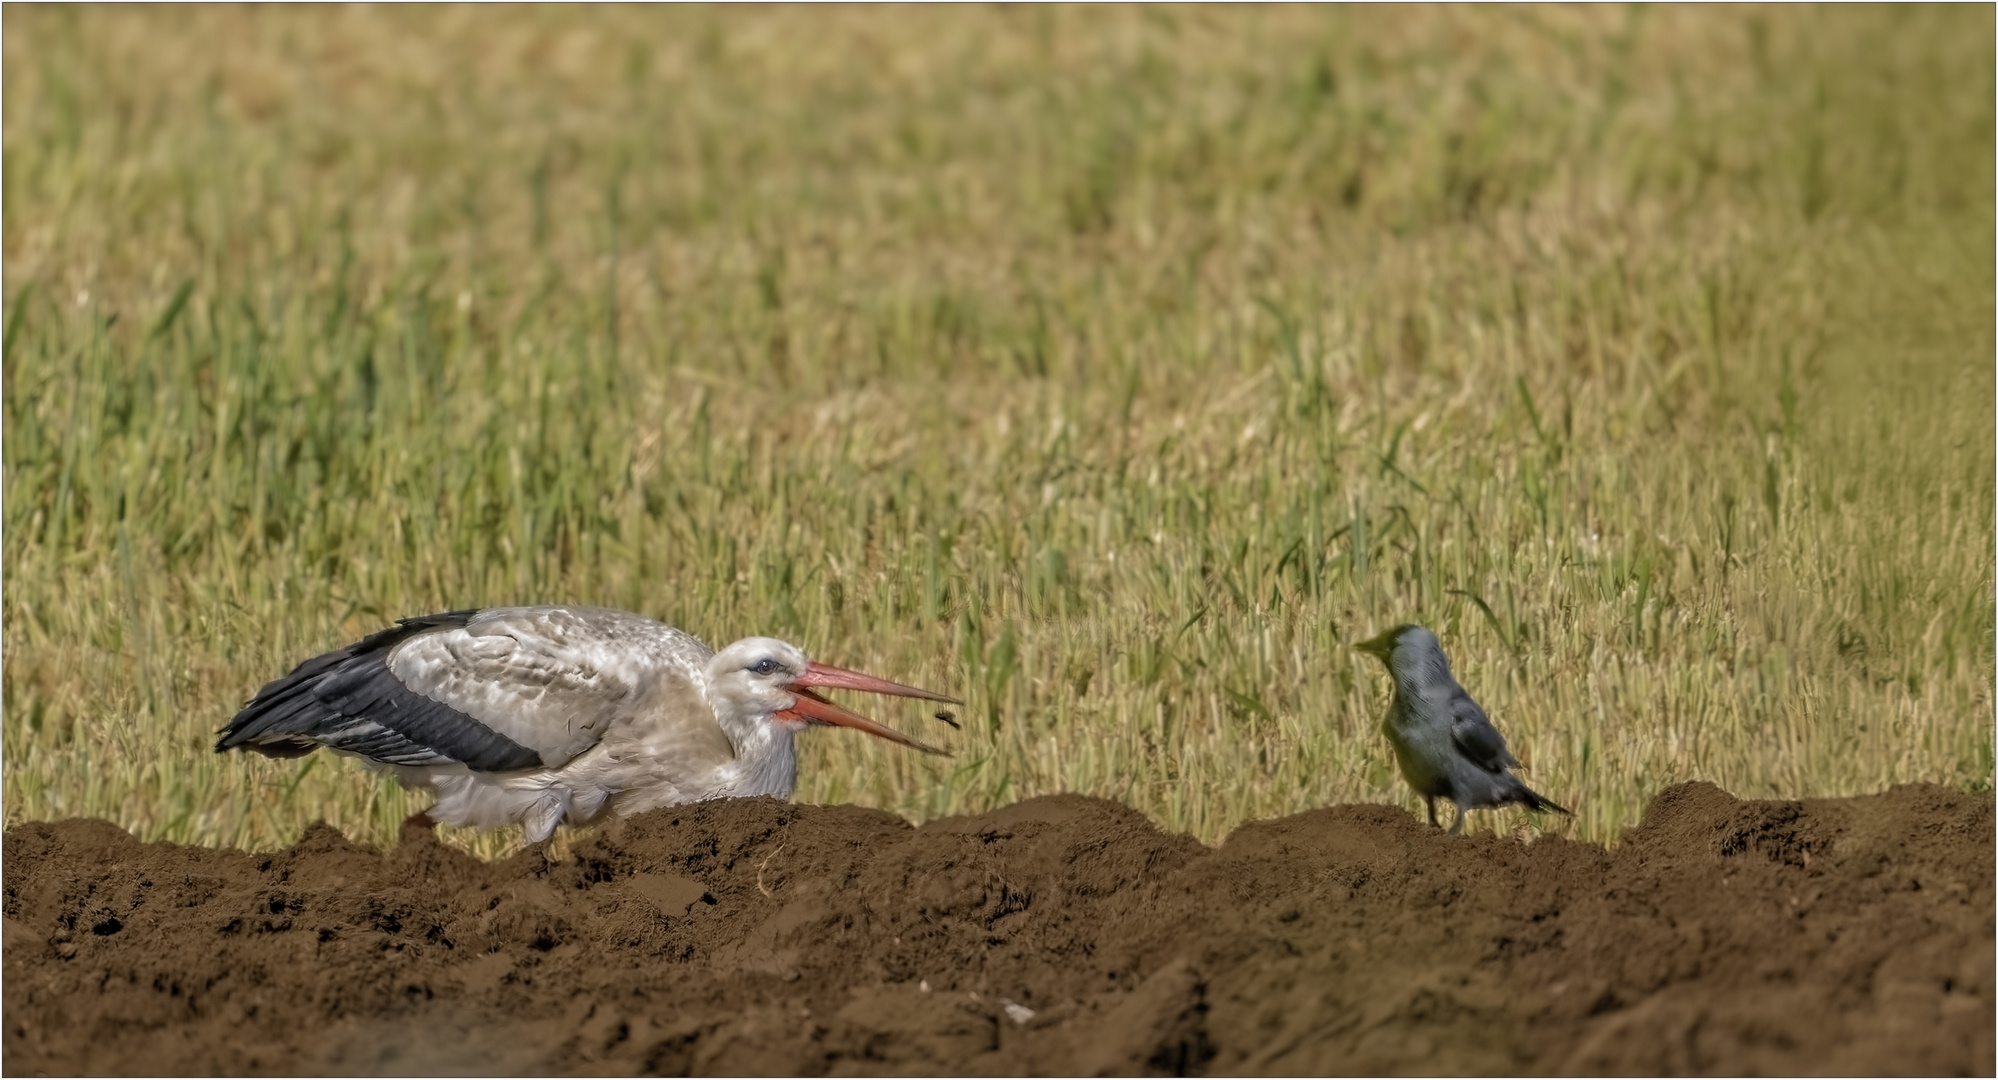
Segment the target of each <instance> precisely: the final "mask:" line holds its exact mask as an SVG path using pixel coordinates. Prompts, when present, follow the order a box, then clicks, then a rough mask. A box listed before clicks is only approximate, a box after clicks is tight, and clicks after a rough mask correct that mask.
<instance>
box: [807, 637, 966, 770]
mask: <svg viewBox="0 0 1998 1080" xmlns="http://www.w3.org/2000/svg"><path fill="white" fill-rule="evenodd" d="M814 686H825V687H838V688H839V689H842V690H865V691H867V692H868V693H870V694H887V695H889V696H890V697H908V698H922V699H923V700H925V701H942V702H947V703H949V704H952V705H962V704H963V702H961V701H959V700H958V699H956V698H954V697H947V696H945V695H943V694H939V693H937V692H935V691H933V690H920V689H917V688H916V687H913V686H903V685H902V684H901V683H897V682H889V681H888V680H887V679H877V678H875V677H874V676H872V675H865V674H862V673H861V672H858V671H848V670H847V669H845V668H840V667H834V666H832V665H831V664H821V663H819V662H818V661H816V660H814V661H812V662H811V664H810V666H808V667H807V668H806V670H805V674H804V675H802V676H800V677H799V678H798V679H797V680H796V681H794V682H792V683H791V685H789V686H787V687H785V688H784V689H786V690H789V691H790V692H791V693H792V694H794V695H796V697H797V700H796V701H795V702H793V703H792V705H791V707H790V708H788V709H785V710H783V711H781V712H779V713H778V714H777V715H778V716H780V717H782V718H784V719H786V720H793V721H803V722H805V723H809V724H831V725H833V726H834V727H850V728H856V729H858V730H861V731H865V732H867V733H868V734H869V735H877V736H879V737H881V738H883V739H887V740H888V741H889V742H892V743H900V744H902V745H903V746H906V747H909V748H910V749H913V750H921V751H922V752H923V753H925V754H943V755H944V756H945V757H949V756H950V754H949V753H948V752H947V751H944V750H939V749H937V748H936V747H934V746H930V745H928V744H926V743H920V742H917V741H916V740H914V739H912V738H910V737H908V736H907V735H904V734H902V733H901V732H899V731H896V730H895V729H894V728H891V727H888V726H886V725H884V724H877V723H875V722H874V721H872V720H869V719H868V718H866V717H865V716H862V715H860V714H859V713H854V712H848V711H847V710H845V709H842V708H840V707H839V706H837V705H835V704H833V703H832V702H830V701H827V700H826V699H825V698H822V697H820V696H819V695H817V694H815V693H813V692H812V691H811V689H810V688H811V687H814Z"/></svg>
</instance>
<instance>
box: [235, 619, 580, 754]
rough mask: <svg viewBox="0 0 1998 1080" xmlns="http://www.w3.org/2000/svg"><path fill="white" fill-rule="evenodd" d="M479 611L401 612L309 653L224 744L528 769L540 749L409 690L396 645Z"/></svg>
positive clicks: (242, 715) (268, 689)
mask: <svg viewBox="0 0 1998 1080" xmlns="http://www.w3.org/2000/svg"><path fill="white" fill-rule="evenodd" d="M476 614H478V613H477V612H476V611H449V612H445V613H443V614H440V615H424V616H419V617H417V618H413V619H403V620H400V621H399V622H398V623H397V624H396V625H395V626H394V627H391V628H390V629H387V630H383V631H381V632H380V633H376V634H370V635H369V636H367V637H364V638H362V639H361V640H359V641H357V642H355V643H354V644H352V645H349V646H347V647H346V648H344V649H337V650H335V651H333V652H330V653H326V654H324V655H321V656H315V657H313V658H312V659H310V660H307V661H305V662H304V663H302V664H300V665H298V667H296V668H294V669H292V672H291V674H289V675H286V676H285V677H284V678H282V679H279V680H277V681H276V682H273V683H271V684H269V685H267V686H265V687H264V688H263V689H262V690H259V691H258V692H257V696H256V697H255V698H253V699H251V701H250V703H249V704H248V705H246V706H244V708H243V711H242V712H239V713H237V714H236V716H235V718H234V719H232V720H230V721H229V726H227V727H225V728H223V729H222V731H221V736H222V737H221V739H220V740H218V741H217V742H216V744H215V749H216V750H217V751H218V752H219V751H224V750H228V749H230V748H232V747H238V746H240V747H244V748H246V749H250V750H255V751H257V752H258V753H261V754H268V755H270V756H272V757H296V756H298V755H300V754H308V753H311V752H312V750H313V749H315V748H316V747H320V746H326V747H330V748H332V749H335V750H344V751H347V752H349V753H353V754H359V755H361V756H363V757H367V758H372V759H373V760H376V761H381V762H386V763H388V764H392V765H446V764H450V763H452V762H462V763H463V764H465V765H466V766H469V767H470V768H472V769H475V770H478V771H480V772H498V771H504V770H509V769H532V768H538V767H539V766H541V764H542V756H541V754H540V753H538V752H537V751H535V750H533V749H530V748H529V747H526V746H522V745H521V744H520V743H518V742H515V741H514V740H513V739H510V738H508V737H507V736H505V735H503V734H501V733H500V732H498V731H495V730H493V728H492V727H490V726H488V725H487V724H485V723H482V722H481V721H479V720H478V719H475V718H474V717H472V716H469V715H467V714H465V713H463V712H461V711H459V710H457V709H455V708H452V707H451V706H450V705H447V704H445V703H443V702H441V701H437V700H435V699H433V698H430V697H426V696H424V695H423V694H420V693H417V692H416V691H414V690H412V689H410V687H409V686H408V685H406V684H405V683H404V681H403V680H402V678H400V677H398V675H397V674H396V672H395V671H393V670H391V668H390V666H389V659H390V656H391V650H393V649H394V648H395V647H396V646H397V645H400V644H402V643H403V642H405V641H407V640H409V639H411V638H414V637H416V636H418V635H422V634H427V633H435V632H439V631H449V630H456V629H461V628H463V627H464V626H465V625H466V624H467V623H469V622H470V621H471V619H472V617H473V616H474V615H476Z"/></svg>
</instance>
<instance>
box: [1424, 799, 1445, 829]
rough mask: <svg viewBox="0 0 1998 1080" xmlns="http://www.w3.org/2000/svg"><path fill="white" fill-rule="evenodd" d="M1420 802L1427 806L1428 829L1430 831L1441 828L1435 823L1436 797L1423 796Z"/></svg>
mask: <svg viewBox="0 0 1998 1080" xmlns="http://www.w3.org/2000/svg"><path fill="white" fill-rule="evenodd" d="M1422 801H1423V802H1424V803H1426V804H1427V805H1428V806H1429V827H1430V828H1432V829H1439V828H1442V826H1441V825H1439V824H1438V823H1437V821H1436V796H1434V795H1424V796H1423V797H1422Z"/></svg>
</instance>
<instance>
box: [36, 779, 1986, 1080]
mask: <svg viewBox="0 0 1998 1080" xmlns="http://www.w3.org/2000/svg"><path fill="white" fill-rule="evenodd" d="M4 843H5V848H4V855H5V888H6V906H5V916H6V922H5V947H4V952H5V986H4V996H5V998H4V999H5V1004H6V1009H5V1013H6V1015H5V1020H6V1034H5V1039H4V1054H5V1060H4V1068H5V1070H6V1071H7V1072H8V1073H10V1074H19V1075H25V1074H37V1073H116V1074H144V1075H153V1074H160V1073H168V1074H175V1073H229V1074H235V1073H317V1072H337V1073H390V1072H392V1073H436V1074H451V1073H466V1074H468V1073H488V1072H502V1073H637V1072H650V1073H676V1074H687V1073H784V1074H789V1073H796V1074H823V1073H911V1074H916V1073H921V1074H931V1073H1080V1074H1084V1075H1101V1074H1127V1073H1167V1074H1189V1073H1208V1072H1231V1073H1240V1072H1253V1073H1353V1072H1360V1073H1389V1072H1392V1073H1576V1072H1579V1073H1601V1072H1613V1073H1628V1072H1646V1073H1663V1072H1672V1073H1826V1072H1836V1073H1851V1074H1872V1073H1894V1074H1906V1073H1931V1074H1941V1073H1958V1074H1963V1073H1982V1074H1990V1073H1991V1072H1992V1071H1993V1033H1992V1015H1993V1000H1994V999H1993V974H1994V972H1993V858H1992V851H1993V804H1992V800H1991V799H1989V798H1986V797H1978V796H1973V795H1967V794H1964V793H1962V792H1957V791H1952V790H1949V789H1944V788H1937V787H1928V786H1903V787H1896V788H1893V789H1892V790H1890V791H1888V792H1887V793H1885V794H1883V795H1877V796H1868V797H1862V798H1852V799H1820V800H1804V801H1800V802H1775V801H1770V802H1751V801H1744V800H1737V799H1735V798H1733V797H1731V796H1729V795H1728V794H1726V793H1725V792H1723V791H1721V790H1720V789H1718V788H1716V787H1714V786H1712V785H1710V784H1682V785H1679V786H1677V787H1674V788H1671V789H1669V790H1667V791H1665V792H1664V793H1663V794H1661V795H1660V796H1659V797H1658V798H1657V799H1656V801H1654V802H1653V803H1652V805H1651V807H1650V809H1649V811H1648V812H1647V814H1646V815H1645V818H1644V820H1643V823H1642V824H1641V825H1640V826H1639V827H1638V828H1637V829H1636V830H1634V831H1633V832H1631V833H1630V834H1629V835H1628V836H1627V837H1625V839H1624V841H1623V842H1622V843H1621V844H1620V845H1619V846H1618V847H1617V848H1616V849H1615V850H1614V851H1605V850H1604V849H1602V848H1599V847H1595V846H1593V845H1586V844H1578V843H1572V842H1569V841H1566V840H1561V839H1556V838H1541V839H1539V840H1537V841H1534V842H1531V843H1523V842H1520V841H1518V840H1515V839H1511V838H1501V837H1497V836H1490V835H1486V836H1473V837H1450V836H1445V835H1443V834H1441V833H1440V832H1438V831H1436V830H1432V829H1429V828H1427V827H1426V826H1424V825H1422V824H1421V823H1419V822H1418V821H1417V820H1415V819H1414V818H1413V817H1411V816H1410V815H1409V814H1407V813H1406V812H1404V811H1401V810H1398V809H1394V808H1390V807H1382V806H1337V807H1331V808H1327V809H1323V810H1316V811H1312V812H1310V813H1305V814H1299V815H1296V816H1294V817H1288V818H1283V819H1280V820H1275V821H1265V822H1258V823H1255V824H1252V825H1249V826H1246V827H1244V828H1242V829H1240V830H1238V831H1237V832H1236V833H1235V834H1234V835H1233V836H1231V837H1229V838H1228V840H1227V841H1226V842H1225V843H1223V844H1222V845H1221V846H1220V847H1218V848H1213V849H1209V848H1206V847H1203V846H1201V845H1200V844H1198V843H1196V842H1194V841H1193V840H1191V839H1189V838H1187V837H1183V836H1172V835H1167V834H1164V833H1161V832H1159V831H1158V830H1157V829H1156V828H1154V827H1153V826H1152V825H1151V824H1150V822H1149V821H1147V820H1146V819H1145V818H1144V817H1143V816H1142V815H1140V814H1138V813H1136V812H1135V811H1132V810H1131V809H1129V808H1127V807H1124V806H1120V805H1118V804H1116V803H1111V802H1105V801H1102V800H1098V799H1090V798H1083V797H1079V796H1054V797H1047V798H1039V799H1032V800H1028V801H1026V802H1022V803H1018V804H1016V805H1013V806H1008V807H1004V808H1002V809H999V810H995V811H993V812H991V813H988V814H983V815H979V816H976V817H961V818H948V819H944V820H940V821H935V822H931V823H929V824H927V825H925V826H923V827H921V828H912V827H910V826H909V825H908V824H907V823H906V822H904V821H902V820H901V819H899V818H897V817H894V816H892V815H889V814H885V813H881V812H877V811H871V810H864V809H859V808H855V807H848V806H800V805H793V804H789V803H783V802H777V801H774V800H768V799H754V800H740V801H729V802H717V803H707V804H702V805H697V806H686V807H678V808H674V809H669V810H661V811H655V812H653V813H649V814H645V815H642V816H640V817H637V818H634V819H631V820H629V821H624V822H619V823H616V824H613V825H611V826H607V827H605V828H603V829H600V830H598V831H597V832H595V833H591V834H586V835H584V836H582V837H581V838H579V839H578V841H577V843H576V844H575V845H574V853H573V855H572V856H571V857H569V858H568V859H566V860H563V861H551V860H550V859H548V858H546V857H545V856H544V855H543V854H542V853H541V852H540V851H538V850H529V851H527V852H523V853H522V854H520V855H517V856H515V857H513V858H511V859H508V860H506V861H504V862H499V863H492V864H487V863H482V862H480V861H478V860H476V859H473V858H471V857H469V856H466V855H463V854H461V853H459V852H457V851H455V850H453V849H451V848H448V847H445V846H443V845H441V844H439V843H438V842H437V841H436V840H434V839H433V838H431V837H430V836H429V835H428V834H427V833H422V832H418V831H414V830H412V831H411V832H409V833H406V834H405V836H404V839H403V842H402V844H401V845H400V846H399V847H397V848H396V849H395V850H393V851H391V852H388V853H386V854H382V853H377V852H374V851H370V850H367V849H363V848H359V847H356V846H355V845H353V844H351V843H349V842H348V841H347V839H346V838H345V837H343V836H341V835H340V833H338V832H337V831H335V830H333V829H331V828H328V827H326V826H324V825H319V826H315V827H313V828H311V829H309V830H307V831H306V833H305V834H304V835H303V836H301V837H300V838H299V840H298V843H297V844H295V845H293V846H292V847H291V848H290V849H288V850H285V851H280V852H275V853H269V854H245V853H243V852H239V851H229V850H211V849H202V848H188V847H180V846H177V845H173V844H165V843H152V844H148V843H140V842H138V841H137V840H134V839H133V838H132V837H130V836H129V835H127V834H126V833H124V832H122V831H121V830H119V829H117V828H115V827H114V826H111V825H109V824H107V823H105V822H101V821H83V820H70V821H60V822H52V823H45V822H36V823H29V824H23V825H18V826H16V827H14V828H12V829H9V830H8V831H7V832H6V834H5V841H4Z"/></svg>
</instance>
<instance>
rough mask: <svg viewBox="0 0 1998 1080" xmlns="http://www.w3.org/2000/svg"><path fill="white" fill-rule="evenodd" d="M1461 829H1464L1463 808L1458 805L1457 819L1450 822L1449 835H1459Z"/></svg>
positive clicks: (1461, 831)
mask: <svg viewBox="0 0 1998 1080" xmlns="http://www.w3.org/2000/svg"><path fill="white" fill-rule="evenodd" d="M1463 831H1464V808H1463V807H1461V806H1459V807H1458V808H1457V820H1455V821H1453V822H1451V823H1450V835H1451V836H1458V835H1461V834H1462V833H1463Z"/></svg>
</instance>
